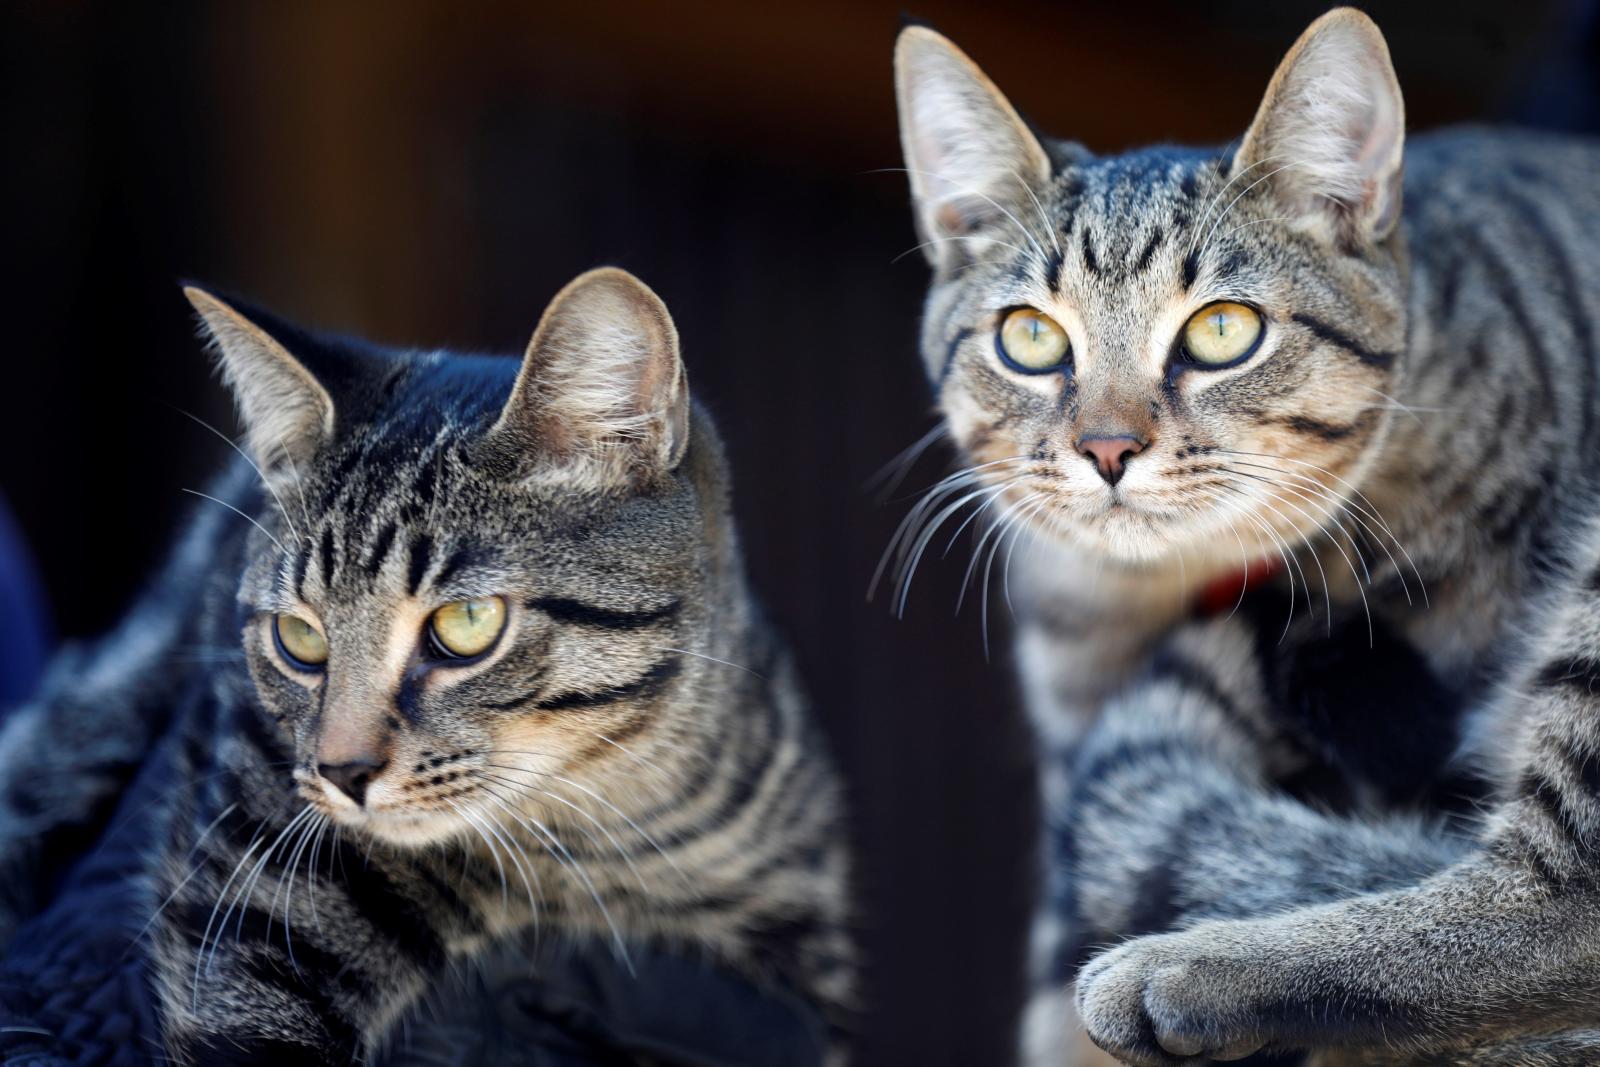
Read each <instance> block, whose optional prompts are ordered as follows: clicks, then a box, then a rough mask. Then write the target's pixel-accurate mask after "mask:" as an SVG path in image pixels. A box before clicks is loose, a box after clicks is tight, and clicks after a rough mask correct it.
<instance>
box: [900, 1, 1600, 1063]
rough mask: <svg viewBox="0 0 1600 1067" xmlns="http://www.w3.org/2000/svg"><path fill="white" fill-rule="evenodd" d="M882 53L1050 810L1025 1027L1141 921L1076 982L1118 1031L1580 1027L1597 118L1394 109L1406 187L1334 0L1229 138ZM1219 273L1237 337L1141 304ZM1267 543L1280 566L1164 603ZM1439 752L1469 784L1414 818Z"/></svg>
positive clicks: (1413, 1049) (1557, 1043)
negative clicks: (1548, 130) (1198, 138)
mask: <svg viewBox="0 0 1600 1067" xmlns="http://www.w3.org/2000/svg"><path fill="white" fill-rule="evenodd" d="M897 71H898V84H899V90H900V95H901V115H902V138H903V141H904V143H905V146H906V150H907V158H908V167H909V169H910V170H911V172H912V188H913V194H914V199H915V201H916V207H917V221H918V226H919V232H920V234H921V235H922V237H923V238H924V239H925V240H926V241H927V242H928V244H927V246H926V247H927V249H928V256H929V261H930V263H931V265H932V266H933V268H934V272H935V273H934V279H933V284H932V288H931V290H930V294H929V297H928V301H927V306H926V315H925V318H924V322H923V335H922V351H923V354H924V359H925V365H926V369H927V372H928V376H929V379H930V381H931V382H932V383H933V385H934V388H935V390H936V391H937V394H938V397H939V401H940V405H941V408H942V409H943V412H944V414H945V416H946V423H947V425H948V429H949V432H950V435H951V437H952V438H953V439H954V441H955V442H956V443H957V445H958V446H959V447H960V449H961V451H962V454H963V458H964V459H965V460H966V461H968V463H969V464H971V466H970V467H968V468H966V469H965V470H964V473H962V474H960V475H958V476H956V477H955V478H953V479H952V480H950V481H948V482H947V483H945V485H944V486H943V487H941V490H940V492H941V493H943V494H944V495H943V496H936V497H935V498H934V500H935V503H936V504H939V505H942V504H943V503H944V501H947V500H953V499H955V498H956V497H955V494H956V493H957V492H971V493H972V494H973V495H972V499H973V500H975V501H981V502H983V504H984V506H985V508H986V509H987V513H988V514H989V515H991V516H995V515H998V516H999V518H1000V527H999V530H1000V532H999V534H998V535H997V540H996V541H995V542H994V543H996V544H998V543H1000V542H1001V541H1004V540H1005V538H1006V536H1007V535H1008V533H1009V534H1010V536H1011V539H1012V542H1013V543H1020V544H1022V545H1023V546H1024V547H1023V549H1022V550H1019V551H1018V552H1017V555H1016V559H1015V567H1014V568H1013V569H1012V570H1013V573H1012V574H1011V579H1010V583H1009V585H1010V589H1011V591H1012V593H1013V601H1014V604H1015V606H1016V611H1017V617H1018V637H1017V655H1018V660H1019V666H1020V668H1021V671H1022V676H1023V682H1024V688H1025V692H1026V695H1027V699H1028V703H1029V707H1030V712H1031V714H1032V718H1033V720H1034V722H1035V725H1036V727H1037V733H1038V736H1039V739H1040V746H1041V762H1042V783H1043V784H1042V792H1043V795H1044V799H1045V804H1046V808H1047V814H1046V822H1047V824H1048V826H1049V835H1048V838H1047V847H1046V850H1045V859H1046V867H1047V875H1046V880H1047V891H1046V893H1045V894H1044V905H1043V909H1042V912H1041V914H1040V916H1039V919H1038V922H1037V926H1036V933H1035V944H1034V949H1035V978H1036V982H1037V990H1038V992H1037V995H1036V997H1035V998H1034V1001H1033V1003H1032V1004H1031V1005H1030V1008H1029V1011H1028V1015H1027V1019H1026V1022H1025V1031H1026V1032H1025V1034H1024V1043H1025V1049H1026V1051H1025V1058H1026V1059H1027V1060H1028V1061H1029V1062H1032V1063H1041V1064H1042V1063H1062V1062H1071V1061H1072V1060H1071V1053H1069V1052H1068V1051H1067V1050H1066V1048H1065V1047H1064V1046H1065V1044H1066V1043H1067V1042H1069V1041H1070V1039H1071V1034H1072V1031H1073V1027H1074V1024H1073V1021H1072V1012H1073V1003H1072V1000H1071V994H1070V993H1069V992H1066V991H1065V990H1066V988H1067V986H1068V985H1069V983H1070V982H1071V981H1072V978H1073V974H1074V972H1075V971H1076V969H1077V966H1078V964H1079V963H1080V962H1082V960H1083V959H1084V958H1085V957H1086V956H1087V955H1089V954H1090V953H1091V952H1092V950H1093V949H1094V947H1096V946H1103V945H1105V944H1107V943H1114V942H1115V941H1117V940H1118V939H1121V938H1125V937H1127V936H1129V935H1136V934H1151V935H1155V936H1149V937H1140V938H1137V939H1135V940H1132V941H1129V942H1127V943H1126V944H1124V945H1123V946H1122V947H1119V948H1116V949H1115V950H1113V951H1111V952H1107V953H1104V954H1102V955H1100V956H1098V957H1097V958H1095V959H1094V961H1093V962H1092V963H1090V964H1089V966H1088V968H1087V969H1086V970H1084V971H1083V972H1082V973H1081V974H1080V975H1079V979H1078V991H1077V1008H1079V1009H1081V1010H1082V1011H1083V1012H1084V1013H1085V1020H1086V1022H1087V1025H1088V1029H1089V1032H1090V1034H1091V1036H1092V1037H1093V1038H1094V1039H1095V1041H1096V1042H1098V1043H1099V1044H1101V1045H1102V1046H1104V1047H1106V1048H1108V1049H1111V1050H1113V1051H1115V1052H1116V1053H1117V1054H1118V1055H1119V1056H1120V1057H1122V1058H1123V1059H1124V1060H1125V1061H1127V1062H1130V1063H1139V1064H1145V1063H1149V1064H1156V1063H1159V1064H1168V1063H1175V1062H1178V1061H1179V1060H1180V1059H1182V1058H1183V1057H1185V1056H1190V1055H1196V1054H1205V1055H1214V1056H1223V1055H1226V1056H1233V1055H1235V1054H1243V1053H1245V1052H1249V1051H1252V1050H1254V1049H1256V1048H1260V1047H1267V1048H1274V1049H1286V1048H1304V1047H1307V1046H1312V1047H1323V1046H1325V1047H1327V1048H1329V1049H1331V1048H1333V1047H1351V1046H1354V1047H1355V1048H1357V1049H1358V1050H1361V1051H1359V1052H1358V1054H1357V1055H1358V1058H1359V1059H1361V1062H1369V1061H1370V1062H1379V1061H1384V1062H1387V1061H1390V1060H1392V1061H1395V1062H1413V1059H1414V1058H1415V1057H1419V1056H1421V1057H1425V1056H1426V1055H1437V1056H1440V1057H1442V1058H1441V1059H1439V1060H1438V1062H1441V1063H1443V1062H1450V1063H1455V1062H1460V1063H1480V1062H1481V1063H1522V1062H1526V1063H1539V1062H1550V1063H1574V1062H1593V1061H1594V1060H1595V1059H1596V1058H1600V1056H1595V1055H1591V1054H1589V1053H1586V1052H1585V1051H1584V1050H1585V1049H1589V1048H1592V1038H1590V1037H1589V1036H1588V1035H1587V1034H1586V1033H1585V1032H1584V1031H1585V1028H1588V1027H1592V1026H1594V1025H1595V1024H1596V1023H1597V1022H1600V972H1596V971H1595V970H1594V968H1593V964H1592V961H1593V959H1594V958H1596V957H1595V956H1594V949H1595V943H1594V941H1593V939H1594V937H1595V936H1596V935H1597V934H1600V927H1597V926H1596V923H1595V920H1594V919H1593V918H1592V916H1593V915H1594V914H1596V913H1597V911H1596V905H1597V904H1600V900H1597V899H1596V898H1595V896H1594V894H1595V893H1596V892H1597V890H1596V888H1595V887H1596V886H1600V879H1597V875H1600V864H1597V863H1596V861H1595V858H1594V857H1593V856H1592V855H1591V853H1590V845H1591V843H1592V842H1593V841H1594V840H1600V837H1594V836H1592V835H1593V834H1594V832H1595V830H1596V829H1600V827H1597V826H1596V825H1595V824H1594V823H1593V821H1592V820H1594V819H1595V818H1600V775H1597V774H1595V773H1594V771H1593V768H1594V766H1595V765H1600V733H1597V732H1596V731H1597V730H1600V725H1597V724H1600V717H1597V716H1595V715H1594V714H1593V709H1590V708H1589V705H1590V703H1591V702H1592V700H1593V699H1594V697H1593V693H1594V692H1595V691H1596V689H1597V687H1594V686H1591V684H1590V683H1591V682H1592V681H1595V680H1600V667H1597V666H1596V665H1597V664H1600V644H1597V642H1600V616H1596V615H1595V613H1596V612H1600V598H1597V597H1596V591H1597V590H1600V583H1597V582H1596V581H1595V579H1594V577H1593V576H1594V574H1595V573H1596V569H1595V565H1596V563H1597V562H1600V554H1597V553H1600V542H1597V541H1596V540H1595V537H1594V535H1593V533H1592V532H1590V523H1591V521H1592V517H1593V516H1594V515H1595V513H1596V507H1595V503H1594V501H1595V496H1594V490H1595V477H1596V475H1595V471H1596V469H1597V468H1596V464H1595V459H1596V458H1597V453H1596V442H1595V434H1596V426H1597V423H1600V389H1597V388H1596V384H1597V382H1596V375H1597V374H1600V352H1597V351H1596V347H1597V335H1600V257H1597V255H1596V253H1595V249H1596V248H1597V247H1600V184H1597V183H1596V181H1595V180H1594V175H1595V174H1596V173H1600V146H1596V145H1595V144H1593V143H1591V142H1587V141H1579V140H1570V139H1561V138H1556V137H1548V136H1541V135H1537V134H1532V133H1522V132H1514V131H1490V130H1472V129H1467V130H1459V131H1451V132H1445V133H1440V134H1435V135H1431V136H1426V137H1419V138H1414V139H1411V140H1410V141H1409V142H1408V143H1406V145H1405V152H1404V186H1405V189H1404V202H1403V211H1402V206H1401V196H1400V172H1401V163H1400V145H1401V136H1402V127H1403V117H1402V113H1403V108H1402V106H1401V103H1400V98H1399V91H1398V87H1397V85H1396V84H1395V82H1394V78H1393V72H1392V70H1391V69H1390V67H1389V62H1388V57H1387V51H1386V49H1385V47H1384V45H1383V41H1382V37H1381V35H1379V33H1378V31H1377V29H1376V27H1374V26H1373V25H1372V24H1371V22H1370V21H1369V20H1367V19H1366V18H1365V17H1364V16H1362V15H1360V14H1358V13H1356V12H1353V11H1350V10H1347V9H1346V10H1341V11H1336V12H1333V13H1331V14H1329V15H1328V16H1325V17H1324V18H1323V19H1321V20H1319V21H1318V22H1317V23H1316V24H1314V25H1313V27H1312V28H1311V29H1310V30H1308V31H1307V33H1306V35H1305V36H1304V37H1302V39H1301V41H1300V42H1299V43H1298V44H1297V45H1296V46H1295V48H1294V49H1293V50H1292V51H1291V52H1290V54H1289V56H1288V57H1287V58H1286V59H1285V61H1284V64H1283V65H1282V66H1281V67H1280V69H1279V71H1278V74H1277V75H1276V76H1275V78H1274V79H1273V82H1272V84H1271V86H1269V89H1268V92H1267V96H1266V99H1265V100H1264V101H1263V105H1262V108H1261V111H1260V112H1259V113H1258V115H1257V116H1256V119H1255V121H1254V123H1253V124H1252V126H1251V127H1250V129H1249V131H1248V132H1247V134H1246V135H1245V137H1244V138H1242V140H1241V141H1240V142H1239V143H1238V146H1237V148H1230V149H1229V150H1224V151H1222V152H1216V151H1191V150H1180V149H1149V150H1143V151H1136V152H1131V153H1128V154H1125V155H1121V156H1114V157H1109V158H1100V157H1095V156H1093V155H1091V154H1090V153H1089V152H1087V151H1086V150H1084V149H1082V148H1080V147H1078V146H1075V145H1071V144H1064V143H1059V142H1048V141H1039V140H1037V139H1036V138H1035V136H1034V135H1033V133H1032V132H1031V131H1030V130H1029V129H1028V128H1027V127H1026V126H1025V125H1024V124H1023V123H1022V122H1021V120H1020V119H1018V118H1017V116H1016V113H1015V112H1014V111H1013V110H1012V108H1011V107H1010V105H1009V104H1006V103H1005V101H1004V99H1003V98H1002V97H1000V96H999V94H998V91H997V90H995V89H994V87H993V85H992V84H990V83H989V81H988V80H987V78H985V77H984V76H983V75H982V73H981V72H980V71H978V70H977V68H976V67H975V66H974V65H973V64H972V63H971V61H970V60H968V59H967V58H966V57H965V56H963V55H962V54H961V53H960V52H959V51H958V50H956V49H955V47H954V46H953V45H951V44H950V43H949V42H948V41H945V40H944V39H943V38H941V37H939V36H938V35H937V34H934V33H932V32H931V31H929V30H926V29H922V28H911V29H908V30H907V31H905V32H904V33H903V34H902V37H901V41H900V45H899V49H898V52H897ZM925 97H926V98H927V99H933V100H938V101H940V102H941V103H940V106H939V108H937V109H934V108H926V107H919V106H918V101H919V100H920V99H923V98H925ZM962 144H965V145H966V150H965V151H961V150H957V148H955V147H952V146H956V145H962ZM983 153H987V154H988V158H985V159H984V161H983V164H982V165H981V166H979V165H978V164H976V163H974V162H973V159H974V155H975V154H976V155H982V154H983ZM996 154H1001V156H1002V158H999V159H996V158H994V156H995V155H996ZM1041 157H1042V158H1044V159H1046V160H1047V161H1048V167H1047V168H1046V170H1045V172H1044V173H1043V174H1042V175H1041V174H1040V173H1039V171H1038V163H1039V159H1040V158H1041ZM1215 300H1233V301H1240V302H1244V303H1247V304H1249V305H1251V306H1253V307H1256V308H1258V309H1260V310H1261V312H1262V316H1263V319H1264V321H1265V328H1264V329H1265V333H1264V336H1263V341H1262V343H1261V345H1260V347H1259V348H1258V349H1257V350H1256V352H1255V353H1254V354H1253V355H1252V356H1250V357H1249V358H1247V359H1245V360H1243V361H1241V362H1240V363H1238V364H1237V365H1235V366H1232V367H1229V368H1227V369H1225V370H1215V371H1212V370H1197V369H1195V368H1193V367H1190V366H1187V365H1184V364H1182V362H1181V361H1179V360H1177V359H1176V358H1175V355H1174V353H1175V347H1174V346H1175V338H1177V336H1178V334H1179V331H1180V330H1181V327H1182V325H1183V323H1184V322H1185V321H1186V319H1187V317H1188V316H1189V315H1190V314H1192V313H1193V312H1194V311H1196V310H1198V309H1199V308H1201V307H1204V306H1205V305H1206V304H1208V303H1210V302H1212V301H1215ZM1019 306H1027V307H1034V308H1038V309H1041V310H1043V311H1045V312H1047V313H1048V314H1049V315H1050V316H1052V317H1053V318H1054V319H1056V320H1057V321H1058V322H1060V323H1061V324H1062V326H1063V327H1064V328H1065V330H1066V331H1067V333H1068V335H1069V336H1070V338H1071V341H1072V347H1073V355H1072V358H1071V360H1069V361H1068V362H1067V363H1066V364H1065V365H1064V366H1063V368H1062V369H1061V370H1060V371H1059V372H1054V373H1048V374H1036V375H1022V374H1018V373H1015V372H1014V371H1012V370H1009V369H1007V367H1006V366H1005V365H1003V363H1002V362H1001V360H999V359H998V358H997V355H996V351H995V338H996V330H997V327H998V324H999V321H1000V319H1001V317H1002V315H1003V313H1004V312H1005V311H1007V310H1008V309H1011V308H1015V307H1019ZM1096 432H1098V433H1109V432H1115V433H1118V434H1123V435H1127V436H1132V437H1135V438H1137V439H1139V440H1140V441H1142V442H1143V443H1144V448H1143V450H1142V451H1140V452H1138V453H1137V455H1134V456H1133V457H1132V458H1131V459H1130V460H1129V461H1128V465H1127V471H1126V474H1125V475H1124V477H1123V478H1122V480H1121V481H1120V482H1118V483H1117V484H1116V485H1115V486H1108V485H1107V484H1106V483H1105V482H1104V481H1102V480H1101V479H1100V478H1099V477H1098V476H1097V475H1096V474H1095V471H1094V467H1093V466H1092V465H1091V464H1090V463H1086V462H1085V460H1084V457H1083V456H1080V455H1079V454H1078V446H1077V442H1078V441H1079V439H1081V438H1082V437H1084V436H1085V435H1087V434H1092V433H1096ZM982 464H989V466H980V465H982ZM974 487H976V488H974ZM958 510H959V509H956V508H951V509H948V511H946V510H941V509H940V507H938V506H930V507H926V508H924V509H923V510H922V511H921V512H919V513H918V515H917V519H918V520H919V521H918V522H913V523H912V524H911V529H912V532H913V534H914V535H920V534H921V533H922V532H923V530H924V529H925V528H926V524H924V523H922V522H921V521H920V520H923V519H926V520H928V522H930V523H936V522H937V521H941V520H942V519H944V518H946V517H948V516H949V515H954V514H956V513H957V512H958ZM1024 529H1028V530H1032V531H1034V532H1035V533H1036V534H1038V536H1036V537H1030V536H1021V537H1019V536H1017V531H1021V530H1024ZM1580 531H1581V534H1580V533H1579V532H1580ZM913 543H915V542H913ZM1269 560H1270V561H1275V562H1276V563H1277V564H1278V574H1277V576H1276V578H1275V579H1274V581H1273V584H1274V586H1275V593H1274V594H1273V595H1272V596H1270V597H1268V598H1267V599H1268V601H1269V602H1271V603H1274V604H1275V605H1276V606H1277V607H1278V608H1279V609H1285V606H1286V605H1294V606H1292V607H1287V608H1286V610H1279V611H1277V613H1276V614H1271V615H1269V614H1264V613H1260V612H1256V613H1252V612H1249V611H1246V612H1241V613H1240V614H1238V615H1237V616H1236V617H1234V618H1231V619H1228V620H1225V621H1216V622H1200V623H1195V622H1189V621H1186V620H1187V619H1188V617H1189V614H1190V605H1191V604H1192V603H1193V602H1194V600H1195V598H1196V594H1197V591H1198V590H1200V589H1202V588H1203V587H1204V586H1206V585H1207V584H1208V583H1210V582H1212V581H1214V580H1216V579H1218V578H1221V577H1226V576H1227V575H1228V574H1230V573H1233V572H1237V571H1239V570H1241V569H1244V568H1247V567H1255V568H1259V567H1260V566H1261V565H1262V564H1263V563H1264V562H1266V561H1269ZM1474 788H1479V789H1484V790H1486V791H1487V792H1488V794H1489V795H1491V796H1492V797H1493V798H1494V801H1495V805H1496V806H1494V807H1493V808H1492V809H1491V810H1492V815H1490V816H1489V817H1488V818H1487V819H1484V820H1476V819H1463V818H1455V817H1449V816H1454V815H1456V814H1459V811H1460V798H1461V797H1462V795H1463V794H1464V793H1467V794H1470V792H1471V791H1472V790H1473V789H1474ZM1469 799H1470V798H1469ZM1452 802H1454V804H1455V807H1452ZM1183 928H1188V929H1187V930H1186V932H1182V933H1163V931H1173V930H1178V929H1183ZM1552 1034H1554V1035H1557V1036H1553V1037H1552V1036H1548V1035H1552ZM1540 1035H1545V1036H1540ZM1525 1037H1526V1040H1524V1038H1525ZM1508 1042H1509V1043H1508ZM1391 1045H1392V1046H1393V1047H1394V1048H1396V1049H1401V1050H1403V1051H1399V1052H1394V1053H1392V1054H1391V1053H1386V1052H1385V1051H1384V1048H1385V1046H1391ZM1467 1046H1472V1047H1471V1048H1467ZM1457 1048H1461V1049H1463V1051H1460V1052H1456V1051H1452V1050H1454V1049H1457ZM1361 1057H1365V1058H1361ZM1541 1057H1542V1058H1541ZM1563 1057H1564V1058H1563ZM1325 1058H1326V1059H1327V1062H1329V1063H1333V1062H1338V1061H1337V1060H1336V1059H1335V1058H1334V1054H1333V1053H1332V1052H1331V1051H1330V1052H1327V1053H1326V1054H1325ZM1428 1062H1433V1061H1431V1060H1430V1061H1428Z"/></svg>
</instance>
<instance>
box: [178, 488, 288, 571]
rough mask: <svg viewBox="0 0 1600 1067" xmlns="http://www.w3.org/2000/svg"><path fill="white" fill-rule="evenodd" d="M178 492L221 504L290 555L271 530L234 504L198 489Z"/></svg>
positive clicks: (285, 553)
mask: <svg viewBox="0 0 1600 1067" xmlns="http://www.w3.org/2000/svg"><path fill="white" fill-rule="evenodd" d="M178 492H180V493H188V494H189V495H190V496H197V497H200V498H201V499H202V500H209V501H211V502H212V503H213V504H221V505H222V506H223V507H225V508H227V509H228V510H229V511H231V512H233V513H234V514H235V515H237V516H239V517H240V518H242V519H244V520H245V521H246V522H248V523H250V525H252V526H254V527H255V528H256V529H258V530H260V531H261V532H262V533H264V534H266V535H267V539H268V540H270V541H271V542H272V543H273V544H275V545H277V546H278V551H279V552H282V553H283V554H284V555H288V554H289V550H288V549H286V548H284V547H283V542H282V541H280V540H278V539H277V538H276V537H273V536H272V531H271V530H268V529H267V528H266V527H265V526H263V525H261V524H260V523H259V522H257V521H256V520H255V519H253V518H251V517H250V516H249V515H246V514H245V513H244V512H242V511H240V510H239V509H238V508H236V507H234V506H233V505H232V504H230V503H228V502H227V501H226V500H218V499H217V498H216V497H214V496H212V495H211V494H210V493H202V492H200V491H199V490H198V489H179V490H178Z"/></svg>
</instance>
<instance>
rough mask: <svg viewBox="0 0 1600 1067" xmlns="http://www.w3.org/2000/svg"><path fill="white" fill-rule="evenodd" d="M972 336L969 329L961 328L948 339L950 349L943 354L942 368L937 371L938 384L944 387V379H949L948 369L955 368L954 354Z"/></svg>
mask: <svg viewBox="0 0 1600 1067" xmlns="http://www.w3.org/2000/svg"><path fill="white" fill-rule="evenodd" d="M971 336H972V330H971V329H970V328H963V329H962V330H961V331H959V332H958V333H957V334H956V335H955V337H953V338H951V339H950V347H949V348H948V349H947V350H946V351H945V354H944V366H943V367H941V368H940V369H939V384H940V385H941V386H942V385H944V382H945V379H946V378H948V377H950V368H951V367H953V366H955V363H956V353H957V352H958V351H960V349H961V343H962V342H963V341H965V340H966V339H967V338H969V337H971Z"/></svg>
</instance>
